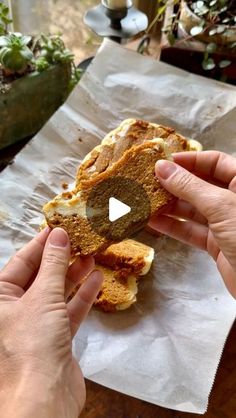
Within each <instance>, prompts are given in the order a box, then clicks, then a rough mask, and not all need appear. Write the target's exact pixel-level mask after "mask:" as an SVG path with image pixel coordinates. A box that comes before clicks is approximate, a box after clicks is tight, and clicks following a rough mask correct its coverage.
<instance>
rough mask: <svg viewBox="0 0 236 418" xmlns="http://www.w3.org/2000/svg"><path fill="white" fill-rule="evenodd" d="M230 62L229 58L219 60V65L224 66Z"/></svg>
mask: <svg viewBox="0 0 236 418" xmlns="http://www.w3.org/2000/svg"><path fill="white" fill-rule="evenodd" d="M230 64H231V61H229V60H222V61H220V62H219V67H220V68H226V67H228V66H229V65H230Z"/></svg>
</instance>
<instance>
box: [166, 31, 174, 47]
mask: <svg viewBox="0 0 236 418" xmlns="http://www.w3.org/2000/svg"><path fill="white" fill-rule="evenodd" d="M167 39H168V42H169V44H170V45H174V43H175V35H174V34H173V33H172V32H170V33H168V35H167Z"/></svg>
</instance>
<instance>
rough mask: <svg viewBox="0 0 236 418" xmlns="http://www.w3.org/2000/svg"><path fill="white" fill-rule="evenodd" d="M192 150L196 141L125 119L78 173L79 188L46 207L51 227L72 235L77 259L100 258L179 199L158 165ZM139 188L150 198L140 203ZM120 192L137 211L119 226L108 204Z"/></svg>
mask: <svg viewBox="0 0 236 418" xmlns="http://www.w3.org/2000/svg"><path fill="white" fill-rule="evenodd" d="M195 145H196V144H195ZM193 148H194V144H193V143H192V145H191V146H190V143H189V142H188V140H187V139H186V138H184V137H183V136H181V135H179V134H177V133H175V130H174V129H172V128H168V127H164V126H162V125H157V124H153V123H148V122H145V121H141V120H135V119H128V120H126V121H124V122H123V123H122V124H121V125H120V126H119V127H118V128H117V129H116V130H114V131H112V132H111V133H110V134H108V135H107V136H106V137H105V138H104V140H103V141H102V142H101V144H100V145H99V146H98V147H95V148H94V149H93V150H92V151H91V152H90V153H89V154H88V155H87V156H86V158H85V159H84V161H83V162H82V164H81V166H80V168H79V170H78V173H77V176H76V186H75V189H74V190H72V191H67V192H63V193H61V194H60V195H58V196H56V197H55V199H53V200H52V201H51V202H49V203H47V204H46V205H45V206H44V208H43V212H44V215H45V218H46V221H47V224H48V225H49V226H50V227H51V228H55V227H57V226H60V227H62V228H64V229H65V230H66V231H67V232H68V235H69V238H70V242H71V249H72V255H75V254H82V255H87V254H97V253H98V252H101V251H103V250H104V249H106V248H107V247H108V246H109V245H111V244H112V243H114V242H119V241H121V240H123V239H125V238H127V237H130V236H132V235H133V234H134V233H136V232H137V231H139V230H140V229H142V228H143V227H144V226H145V225H146V223H147V221H148V219H149V217H150V216H152V215H153V214H154V213H155V212H157V211H158V210H160V209H162V208H163V207H164V206H166V205H168V204H169V203H170V202H172V201H173V199H174V197H173V196H172V195H170V194H169V193H168V192H167V191H166V190H164V189H163V187H162V186H161V184H160V183H159V181H158V179H157V178H156V177H155V173H154V168H155V163H156V161H157V160H159V159H171V153H170V151H171V152H179V151H185V150H189V149H193ZM110 180H111V181H110ZM124 180H125V182H126V183H124ZM103 185H104V187H103ZM135 185H138V186H139V187H140V189H141V190H142V192H141V193H143V194H144V195H145V199H141V201H139V202H138V204H137V197H138V195H139V192H138V193H137V192H136V193H135V192H134V189H135ZM100 186H101V189H99V192H97V190H98V189H97V188H99V187H100ZM133 186H134V187H133ZM102 187H103V188H102ZM121 189H122V199H121V200H122V201H124V202H125V203H126V201H128V202H129V206H131V207H132V208H135V213H134V211H133V210H132V211H131V213H129V214H127V215H125V216H123V217H122V218H121V219H119V221H117V223H111V222H110V221H109V218H108V213H107V211H106V210H105V207H107V205H106V204H105V203H104V201H105V200H108V197H109V196H113V195H115V194H116V193H117V192H119V191H120V190H121ZM131 189H132V190H133V193H132V192H131ZM91 195H93V198H92V199H91ZM88 214H89V216H88ZM94 226H96V227H95V228H94Z"/></svg>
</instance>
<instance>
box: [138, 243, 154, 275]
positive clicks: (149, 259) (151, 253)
mask: <svg viewBox="0 0 236 418" xmlns="http://www.w3.org/2000/svg"><path fill="white" fill-rule="evenodd" d="M154 256H155V251H154V249H153V248H150V250H149V254H148V255H146V256H145V257H144V262H145V266H144V267H143V269H142V271H141V273H140V276H145V274H147V273H148V272H149V270H150V268H151V265H152V262H153V260H154Z"/></svg>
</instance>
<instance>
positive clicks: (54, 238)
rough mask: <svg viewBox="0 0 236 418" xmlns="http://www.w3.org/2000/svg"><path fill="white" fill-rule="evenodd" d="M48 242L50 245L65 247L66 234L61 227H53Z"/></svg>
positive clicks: (66, 242) (66, 241)
mask: <svg viewBox="0 0 236 418" xmlns="http://www.w3.org/2000/svg"><path fill="white" fill-rule="evenodd" d="M49 243H50V245H51V246H52V247H66V246H67V244H68V235H67V233H66V231H64V229H62V228H55V229H53V230H52V232H51V234H50V236H49Z"/></svg>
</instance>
